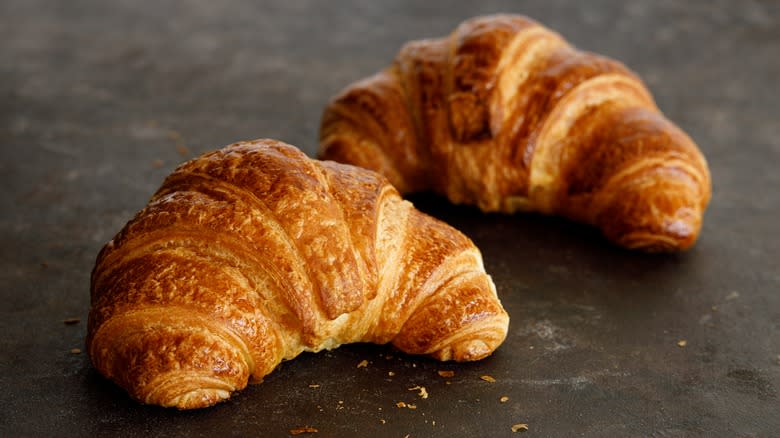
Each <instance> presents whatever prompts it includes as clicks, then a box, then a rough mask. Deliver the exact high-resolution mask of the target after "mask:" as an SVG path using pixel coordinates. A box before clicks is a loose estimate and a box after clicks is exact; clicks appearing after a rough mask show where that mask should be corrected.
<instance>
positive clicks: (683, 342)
mask: <svg viewBox="0 0 780 438" xmlns="http://www.w3.org/2000/svg"><path fill="white" fill-rule="evenodd" d="M686 345H688V341H686V340H685V339H680V340H679V341H677V346H678V347H680V348H683V347H685V346H686Z"/></svg>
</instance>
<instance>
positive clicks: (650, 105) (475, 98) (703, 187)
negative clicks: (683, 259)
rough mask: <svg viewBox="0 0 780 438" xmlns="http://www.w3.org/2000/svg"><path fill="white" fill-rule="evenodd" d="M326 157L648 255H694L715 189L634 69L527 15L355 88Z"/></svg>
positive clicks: (412, 52) (435, 43)
mask: <svg viewBox="0 0 780 438" xmlns="http://www.w3.org/2000/svg"><path fill="white" fill-rule="evenodd" d="M320 157H321V158H323V159H331V160H336V161H340V162H345V163H351V164H355V165H358V166H362V167H366V168H369V169H372V170H376V171H378V172H380V173H382V174H384V175H385V176H387V178H388V179H389V180H390V182H391V183H392V184H393V185H394V186H395V187H397V188H398V189H399V190H400V191H401V192H402V193H407V192H416V191H428V190H430V191H434V192H437V193H439V194H442V195H445V196H446V197H447V198H449V200H451V201H452V202H454V203H457V204H471V205H476V206H478V207H479V208H480V209H482V210H483V211H486V212H490V211H499V212H507V213H511V212H515V211H519V210H521V211H536V212H541V213H545V214H555V215H562V216H565V217H568V218H570V219H574V220H576V221H581V222H585V223H588V224H591V225H595V226H597V227H599V228H600V229H601V230H602V232H603V233H604V234H605V236H606V237H607V238H609V239H610V240H612V241H613V242H615V243H617V244H618V245H622V246H624V247H628V248H638V249H644V250H647V251H674V250H681V249H685V248H688V247H689V246H691V245H692V244H693V243H694V241H695V240H696V239H697V237H698V235H699V232H700V229H701V221H702V216H703V214H704V210H705V209H706V206H707V204H708V202H709V199H710V194H711V187H710V174H709V170H708V168H707V163H706V161H705V159H704V157H703V155H702V154H701V152H700V151H699V149H698V148H697V146H696V145H695V144H694V142H693V141H692V140H691V139H690V138H689V137H688V136H687V135H686V134H685V133H684V132H683V131H682V130H680V129H679V128H678V127H677V126H675V125H674V124H673V123H672V122H671V121H669V120H668V119H666V118H665V117H664V116H663V115H662V114H661V112H660V111H659V109H658V108H657V107H656V104H655V102H654V101H653V98H652V96H651V94H650V92H649V91H648V90H647V88H646V87H645V86H644V84H643V83H642V81H641V80H640V79H639V77H638V76H637V75H636V74H634V73H633V72H631V71H630V70H629V69H627V68H626V67H625V66H624V65H623V64H621V63H619V62H617V61H614V60H611V59H608V58H605V57H602V56H599V55H596V54H593V53H588V52H583V51H579V50H577V49H575V48H574V47H572V46H571V45H569V44H568V43H567V42H566V41H564V40H563V38H561V36H560V35H558V34H557V33H555V32H553V31H551V30H549V29H547V28H545V27H543V26H542V25H540V24H538V23H536V22H534V21H533V20H531V19H528V18H526V17H522V16H516V15H493V16H485V17H477V18H473V19H470V20H468V21H465V22H464V23H462V24H461V25H460V26H458V28H457V29H455V31H454V32H453V33H452V34H450V35H449V36H448V37H446V38H442V39H429V40H422V41H412V42H410V43H408V44H406V45H405V46H404V47H403V48H402V49H401V51H400V52H399V53H398V56H397V57H396V59H395V61H394V62H393V63H392V65H391V66H389V67H388V68H386V69H385V70H383V71H381V72H379V73H377V74H376V75H374V76H372V77H369V78H367V79H364V80H362V81H359V82H357V83H355V84H352V85H350V86H348V87H347V88H346V89H345V90H343V91H342V92H341V93H340V94H339V95H338V96H336V97H335V98H334V99H332V101H331V102H330V103H329V105H328V106H327V108H326V110H325V112H324V115H323V119H322V125H321V131H320Z"/></svg>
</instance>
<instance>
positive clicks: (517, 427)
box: [512, 423, 528, 432]
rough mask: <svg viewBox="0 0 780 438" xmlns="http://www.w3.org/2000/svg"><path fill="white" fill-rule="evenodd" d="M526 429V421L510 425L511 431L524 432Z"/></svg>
mask: <svg viewBox="0 0 780 438" xmlns="http://www.w3.org/2000/svg"><path fill="white" fill-rule="evenodd" d="M526 430H528V425H527V424H526V423H517V424H513V425H512V432H525V431H526Z"/></svg>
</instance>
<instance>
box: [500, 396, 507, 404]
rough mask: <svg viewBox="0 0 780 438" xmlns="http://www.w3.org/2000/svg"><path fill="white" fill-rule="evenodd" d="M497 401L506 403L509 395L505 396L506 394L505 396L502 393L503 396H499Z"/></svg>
mask: <svg viewBox="0 0 780 438" xmlns="http://www.w3.org/2000/svg"><path fill="white" fill-rule="evenodd" d="M498 401H500V402H501V403H506V402H508V401H509V397H507V396H505V395H504V396H501V398H500V399H498Z"/></svg>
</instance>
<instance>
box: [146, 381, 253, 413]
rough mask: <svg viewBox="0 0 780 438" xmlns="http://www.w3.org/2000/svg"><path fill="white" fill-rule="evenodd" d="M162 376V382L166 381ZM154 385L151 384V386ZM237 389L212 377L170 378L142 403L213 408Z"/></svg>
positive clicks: (177, 407)
mask: <svg viewBox="0 0 780 438" xmlns="http://www.w3.org/2000/svg"><path fill="white" fill-rule="evenodd" d="M166 379H167V378H165V376H163V378H162V380H166ZM154 384H155V383H154V382H153V383H152V385H150V386H153V385H154ZM236 389H238V388H235V387H233V386H232V385H230V384H229V383H227V382H225V381H222V380H220V379H216V378H214V377H207V376H202V377H201V378H191V377H190V378H184V377H183V376H180V377H179V378H170V379H169V380H167V381H166V382H164V383H162V384H159V385H157V386H156V388H154V389H153V390H152V391H150V392H149V393H148V394H147V396H146V397H145V398H144V400H143V401H144V403H146V404H154V405H159V406H163V407H166V408H176V409H179V410H189V409H200V408H206V407H209V406H213V405H215V404H217V403H220V402H223V401H225V400H227V399H229V398H230V396H231V395H232V393H233V392H234V391H235V390H236Z"/></svg>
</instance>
